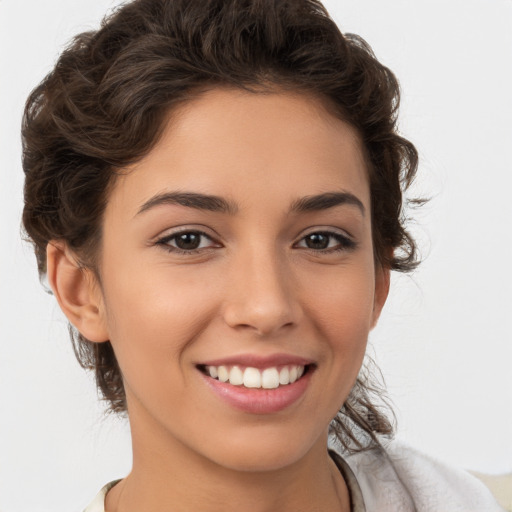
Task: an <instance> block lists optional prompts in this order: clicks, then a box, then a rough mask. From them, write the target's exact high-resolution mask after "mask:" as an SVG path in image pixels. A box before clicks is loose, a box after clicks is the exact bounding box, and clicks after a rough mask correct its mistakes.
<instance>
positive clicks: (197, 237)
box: [174, 231, 202, 251]
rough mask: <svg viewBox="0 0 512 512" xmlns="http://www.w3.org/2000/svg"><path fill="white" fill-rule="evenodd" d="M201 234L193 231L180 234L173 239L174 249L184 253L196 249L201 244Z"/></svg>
mask: <svg viewBox="0 0 512 512" xmlns="http://www.w3.org/2000/svg"><path fill="white" fill-rule="evenodd" d="M201 236H202V235H201V234H200V233H196V232H194V231H190V232H188V233H180V234H179V235H176V236H175V237H174V239H175V241H176V242H175V243H176V247H178V249H182V250H184V251H190V250H194V249H197V248H198V247H199V245H200V244H201Z"/></svg>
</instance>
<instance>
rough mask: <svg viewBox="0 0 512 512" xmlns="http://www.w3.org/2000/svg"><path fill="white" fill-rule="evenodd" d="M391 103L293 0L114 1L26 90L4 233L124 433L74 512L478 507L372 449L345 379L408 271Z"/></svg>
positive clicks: (412, 163) (436, 471) (413, 159)
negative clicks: (24, 236)
mask: <svg viewBox="0 0 512 512" xmlns="http://www.w3.org/2000/svg"><path fill="white" fill-rule="evenodd" d="M397 106H398V87H397V83H396V80H395V78H394V76H393V74H392V73H391V72H390V71H389V70H388V69H386V68H385V67H383V66H382V65H381V64H380V63H378V61H377V60H376V59H375V58H374V57H373V55H372V53H371V51H370V49H369V48H368V46H367V45H366V44H365V43H364V42H363V41H362V40H361V39H359V38H358V37H356V36H342V35H341V34H340V32H339V30H338V29H337V27H336V25H335V24H334V23H333V22H332V21H331V20H330V19H329V17H328V15H327V13H326V12H325V10H324V9H323V8H322V6H321V5H320V4H319V3H318V2H314V1H306V0H304V1H295V2H293V3H291V4H288V3H285V2H278V1H270V0H259V1H239V0H238V1H234V0H231V1H220V0H216V1H209V2H204V1H189V0H188V1H185V0H180V1H169V0H135V1H134V2H131V3H128V4H126V5H125V6H123V7H122V8H120V9H119V10H118V11H117V12H116V13H114V15H112V16H111V17H110V18H109V19H107V20H106V21H105V22H104V24H103V26H102V28H101V29H100V30H99V31H98V32H95V33H86V34H81V35H80V36H77V38H75V40H74V42H73V43H72V45H71V46H70V47H69V48H68V49H67V50H66V51H65V52H64V53H63V54H62V56H61V58H60V59H59V62H58V63H57V65H56V67H55V69H54V70H53V72H52V73H50V74H49V75H48V77H47V78H46V79H45V80H44V81H43V82H42V83H41V84H40V86H39V87H37V88H36V89H35V90H34V91H33V93H32V94H31V96H30V98H29V100H28V103H27V108H26V113H25V120H24V127H23V137H24V169H25V172H26V184H25V200H26V203H25V210H24V217H23V219H24V226H25V229H26V231H27V233H28V235H29V236H30V238H31V239H32V241H33V243H34V246H35V251H36V256H37V258H38V264H39V270H40V272H41V273H42V274H43V275H46V276H47V278H48V281H49V283H50V286H51V288H52V290H53V292H54V294H55V296H56V298H57V300H58V302H59V305H60V307H61V308H62V310H63V311H64V313H65V314H66V316H67V318H68V319H69V321H70V324H71V326H72V327H71V332H72V336H73V340H74V343H75V348H76V353H77V356H78V358H79V361H80V362H81V364H82V365H83V366H84V367H86V368H91V369H93V370H94V371H95V373H96V380H97V384H98V387H99V389H100V390H101V392H102V393H103V395H104V397H105V399H106V400H107V401H108V402H109V404H110V406H111V409H112V410H113V411H116V412H119V413H122V412H125V411H126V412H127V413H128V417H129V421H130V428H131V432H132V440H133V468H132V471H131V473H130V474H129V475H128V476H127V477H126V478H125V479H123V480H121V481H119V482H117V481H116V482H112V483H110V484H108V485H107V486H105V487H104V488H103V489H102V491H101V492H100V493H99V495H98V496H97V498H96V499H95V501H94V502H93V503H92V504H91V506H90V507H88V509H87V511H88V512H96V511H102V510H106V511H108V512H130V511H135V510H152V511H153V510H154V511H158V510H176V511H179V510H204V511H208V510H223V511H226V510H232V509H233V510H234V509H235V508H236V509H240V508H242V509H244V510H269V509H276V508H279V509H280V510H322V511H330V510H333V511H334V510H337V511H348V510H353V511H361V510H380V511H385V510H432V511H433V510H498V507H497V505H495V504H494V502H493V501H492V498H491V497H490V495H489V493H487V492H486V490H485V489H484V488H483V487H482V486H481V485H480V484H478V483H477V482H476V481H474V480H473V479H471V478H470V477H468V476H466V475H464V474H463V473H459V472H457V471H455V470H451V469H448V468H445V467H444V466H442V465H440V464H438V463H436V462H433V461H431V460H430V459H429V458H427V457H425V456H423V455H421V454H417V453H416V452H414V451H413V450H410V449H407V448H404V447H402V446H400V445H396V444H394V443H392V442H389V441H387V440H386V436H387V437H388V438H390V437H391V434H392V430H393V429H392V426H391V423H390V421H389V420H388V419H387V418H386V416H385V415H384V414H383V412H382V410H381V408H380V407H379V404H378V403H377V404H376V403H374V397H373V395H372V391H373V388H372V387H371V382H369V381H368V380H367V379H365V378H364V372H363V374H362V375H363V376H362V377H359V378H358V375H359V373H360V369H361V365H362V363H363V358H364V353H365V348H366V342H367V339H368V334H369V331H370V330H371V329H372V327H373V326H374V325H375V324H376V322H377V320H378V318H379V315H380V312H381V310H382V307H383V306H384V303H385V301H386V297H387V293H388V288H389V273H390V271H391V270H398V271H408V270H411V269H412V268H414V267H415V265H416V257H415V245H414V242H413V240H412V239H411V238H410V236H409V235H408V233H407V232H406V230H405V227H404V225H403V222H402V209H401V206H402V193H403V189H405V188H406V187H407V186H408V185H409V184H410V182H411V181H412V179H413V177H414V174H415V171H416V164H417V155H416V151H415V149H414V147H413V146H412V144H411V143H410V142H408V141H407V140H405V139H403V138H401V137H399V136H398V135H397V133H396V109H397ZM338 411H339V412H338ZM333 418H334V419H333ZM329 432H330V433H331V434H332V442H331V451H328V449H327V447H328V435H329ZM336 441H337V442H336Z"/></svg>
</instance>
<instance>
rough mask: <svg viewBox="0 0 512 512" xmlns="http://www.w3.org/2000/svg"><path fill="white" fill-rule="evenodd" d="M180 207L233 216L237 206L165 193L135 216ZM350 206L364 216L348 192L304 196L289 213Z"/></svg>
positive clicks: (194, 195) (193, 194)
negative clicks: (167, 207) (160, 209)
mask: <svg viewBox="0 0 512 512" xmlns="http://www.w3.org/2000/svg"><path fill="white" fill-rule="evenodd" d="M165 204H170V205H180V206H185V207H187V208H195V209H198V210H207V211H211V212H219V213H227V214H229V215H235V214H236V213H237V212H238V206H237V205H236V204H235V203H233V202H231V201H228V200H227V199H225V198H223V197H220V196H214V195H208V194H199V193H196V192H165V193H161V194H157V195H156V196H153V197H152V198H150V199H148V200H147V201H146V202H145V203H144V204H143V205H142V206H141V207H140V208H139V211H138V212H137V215H139V214H141V213H143V212H145V211H147V210H150V209H151V208H154V207H156V206H160V205H165ZM340 205H350V206H356V207H357V208H358V209H359V210H361V213H362V214H363V215H364V214H365V207H364V205H363V203H362V201H361V200H360V199H358V198H357V197H356V196H355V195H354V194H351V193H350V192H325V193H323V194H317V195H312V196H305V197H302V198H300V199H297V200H296V201H294V202H293V203H292V204H291V207H290V212H292V213H306V212H314V211H321V210H327V209H329V208H333V207H335V206H340Z"/></svg>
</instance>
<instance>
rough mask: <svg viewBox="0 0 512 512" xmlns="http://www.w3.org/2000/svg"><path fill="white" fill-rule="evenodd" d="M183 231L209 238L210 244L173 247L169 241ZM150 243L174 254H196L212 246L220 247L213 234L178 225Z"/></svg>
mask: <svg viewBox="0 0 512 512" xmlns="http://www.w3.org/2000/svg"><path fill="white" fill-rule="evenodd" d="M185 233H196V234H198V235H200V237H204V238H207V239H208V240H210V242H211V244H209V246H208V247H199V248H197V249H180V248H179V247H175V246H173V245H171V244H170V243H169V242H170V241H171V240H173V239H176V237H178V236H179V235H182V234H185ZM152 244H154V245H159V246H162V247H163V248H164V249H165V250H167V251H169V252H172V253H176V254H197V253H200V252H203V251H206V250H208V249H212V248H214V247H217V248H218V247H222V244H220V242H218V241H217V240H216V237H215V236H214V235H211V234H209V233H207V232H206V231H205V230H204V229H201V228H198V227H193V226H180V227H177V228H174V229H172V230H170V231H165V232H164V234H162V235H158V236H157V237H156V238H155V239H154V240H153V242H152Z"/></svg>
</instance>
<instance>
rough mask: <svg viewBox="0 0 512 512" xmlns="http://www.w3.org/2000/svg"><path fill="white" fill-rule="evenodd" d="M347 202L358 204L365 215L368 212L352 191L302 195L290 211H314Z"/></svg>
mask: <svg viewBox="0 0 512 512" xmlns="http://www.w3.org/2000/svg"><path fill="white" fill-rule="evenodd" d="M345 204H346V205H351V206H356V207H357V208H358V209H359V210H361V213H362V214H363V216H364V215H365V213H366V210H365V207H364V205H363V203H362V201H361V200H360V199H358V198H357V197H356V196H355V195H354V194H351V193H350V192H326V193H324V194H318V195H314V196H305V197H301V198H300V199H297V200H296V201H294V202H293V203H292V205H291V207H290V211H291V212H295V213H305V212H312V211H313V212H314V211H321V210H327V209H329V208H333V207H334V206H340V205H345Z"/></svg>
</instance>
